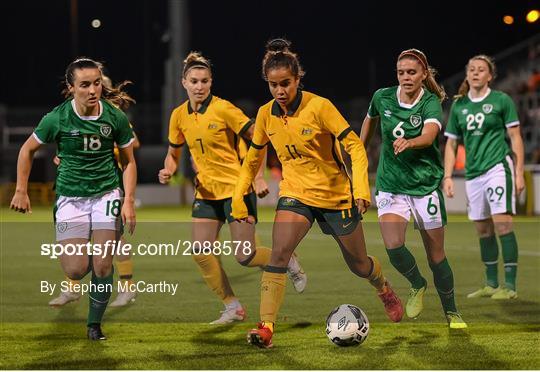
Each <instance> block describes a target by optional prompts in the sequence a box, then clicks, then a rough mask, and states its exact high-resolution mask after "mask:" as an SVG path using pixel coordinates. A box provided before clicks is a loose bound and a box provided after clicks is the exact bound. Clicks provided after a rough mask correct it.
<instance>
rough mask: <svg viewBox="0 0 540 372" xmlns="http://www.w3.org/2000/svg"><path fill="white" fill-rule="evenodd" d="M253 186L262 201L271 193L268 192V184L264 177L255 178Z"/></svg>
mask: <svg viewBox="0 0 540 372" xmlns="http://www.w3.org/2000/svg"><path fill="white" fill-rule="evenodd" d="M253 186H254V187H255V193H256V194H257V196H258V197H259V198H261V199H262V198H264V197H265V196H266V195H268V194H269V193H270V191H269V190H268V184H267V183H266V181H265V179H264V178H263V177H257V178H255V181H254V182H253Z"/></svg>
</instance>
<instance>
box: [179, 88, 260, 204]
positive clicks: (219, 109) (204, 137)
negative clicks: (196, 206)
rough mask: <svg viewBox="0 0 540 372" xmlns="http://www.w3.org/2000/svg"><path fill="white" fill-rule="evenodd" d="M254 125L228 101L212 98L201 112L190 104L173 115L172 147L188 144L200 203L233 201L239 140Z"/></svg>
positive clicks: (182, 106) (204, 103) (209, 98)
mask: <svg viewBox="0 0 540 372" xmlns="http://www.w3.org/2000/svg"><path fill="white" fill-rule="evenodd" d="M251 124H252V122H251V121H250V120H249V118H248V117H247V116H246V115H244V113H243V112H242V111H241V110H240V109H239V108H237V107H236V106H234V105H233V104H232V103H230V102H229V101H226V100H224V99H221V98H219V97H216V96H212V95H209V96H208V98H207V99H206V100H205V101H204V102H203V104H202V106H201V108H200V109H199V111H193V109H192V108H191V105H190V104H189V101H186V102H185V103H183V104H182V105H180V106H178V107H177V108H176V109H175V110H174V111H173V112H172V114H171V119H170V123H169V143H170V145H171V146H173V147H179V146H181V145H183V144H184V143H187V145H188V147H189V151H190V152H191V156H192V157H193V161H194V163H195V167H196V168H197V171H198V173H197V181H198V182H197V183H198V186H197V190H196V195H195V197H196V198H198V199H209V200H220V199H226V198H230V197H232V195H233V191H234V187H235V185H236V182H237V180H238V176H239V175H240V168H241V165H240V160H239V158H238V152H237V149H236V147H237V142H238V141H239V140H240V138H239V136H240V135H241V134H242V133H243V132H244V131H245V130H247V129H248V128H249V126H250V125H251Z"/></svg>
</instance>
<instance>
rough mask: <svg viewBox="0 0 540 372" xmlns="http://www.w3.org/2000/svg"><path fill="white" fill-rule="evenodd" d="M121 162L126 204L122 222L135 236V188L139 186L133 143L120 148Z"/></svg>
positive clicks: (123, 206)
mask: <svg viewBox="0 0 540 372" xmlns="http://www.w3.org/2000/svg"><path fill="white" fill-rule="evenodd" d="M118 150H119V151H120V162H121V164H122V169H123V170H124V171H123V173H122V178H123V184H124V203H123V205H122V222H123V223H124V224H125V225H127V226H128V231H129V233H130V234H133V231H134V230H135V223H136V221H135V187H136V185H137V164H136V163H135V156H134V155H133V142H131V143H130V144H129V145H128V146H125V147H119V148H118Z"/></svg>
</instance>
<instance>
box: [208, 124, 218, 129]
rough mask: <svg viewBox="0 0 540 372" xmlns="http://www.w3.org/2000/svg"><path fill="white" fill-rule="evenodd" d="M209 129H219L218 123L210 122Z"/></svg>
mask: <svg viewBox="0 0 540 372" xmlns="http://www.w3.org/2000/svg"><path fill="white" fill-rule="evenodd" d="M208 129H217V124H214V123H210V124H208Z"/></svg>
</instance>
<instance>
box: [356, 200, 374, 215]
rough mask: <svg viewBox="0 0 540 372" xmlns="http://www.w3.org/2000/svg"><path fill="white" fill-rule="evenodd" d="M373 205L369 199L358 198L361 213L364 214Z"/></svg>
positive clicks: (357, 202)
mask: <svg viewBox="0 0 540 372" xmlns="http://www.w3.org/2000/svg"><path fill="white" fill-rule="evenodd" d="M370 205H371V203H370V202H369V201H367V200H364V199H356V206H357V207H358V212H359V213H360V214H364V213H366V212H367V209H368V208H369V206H370Z"/></svg>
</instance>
